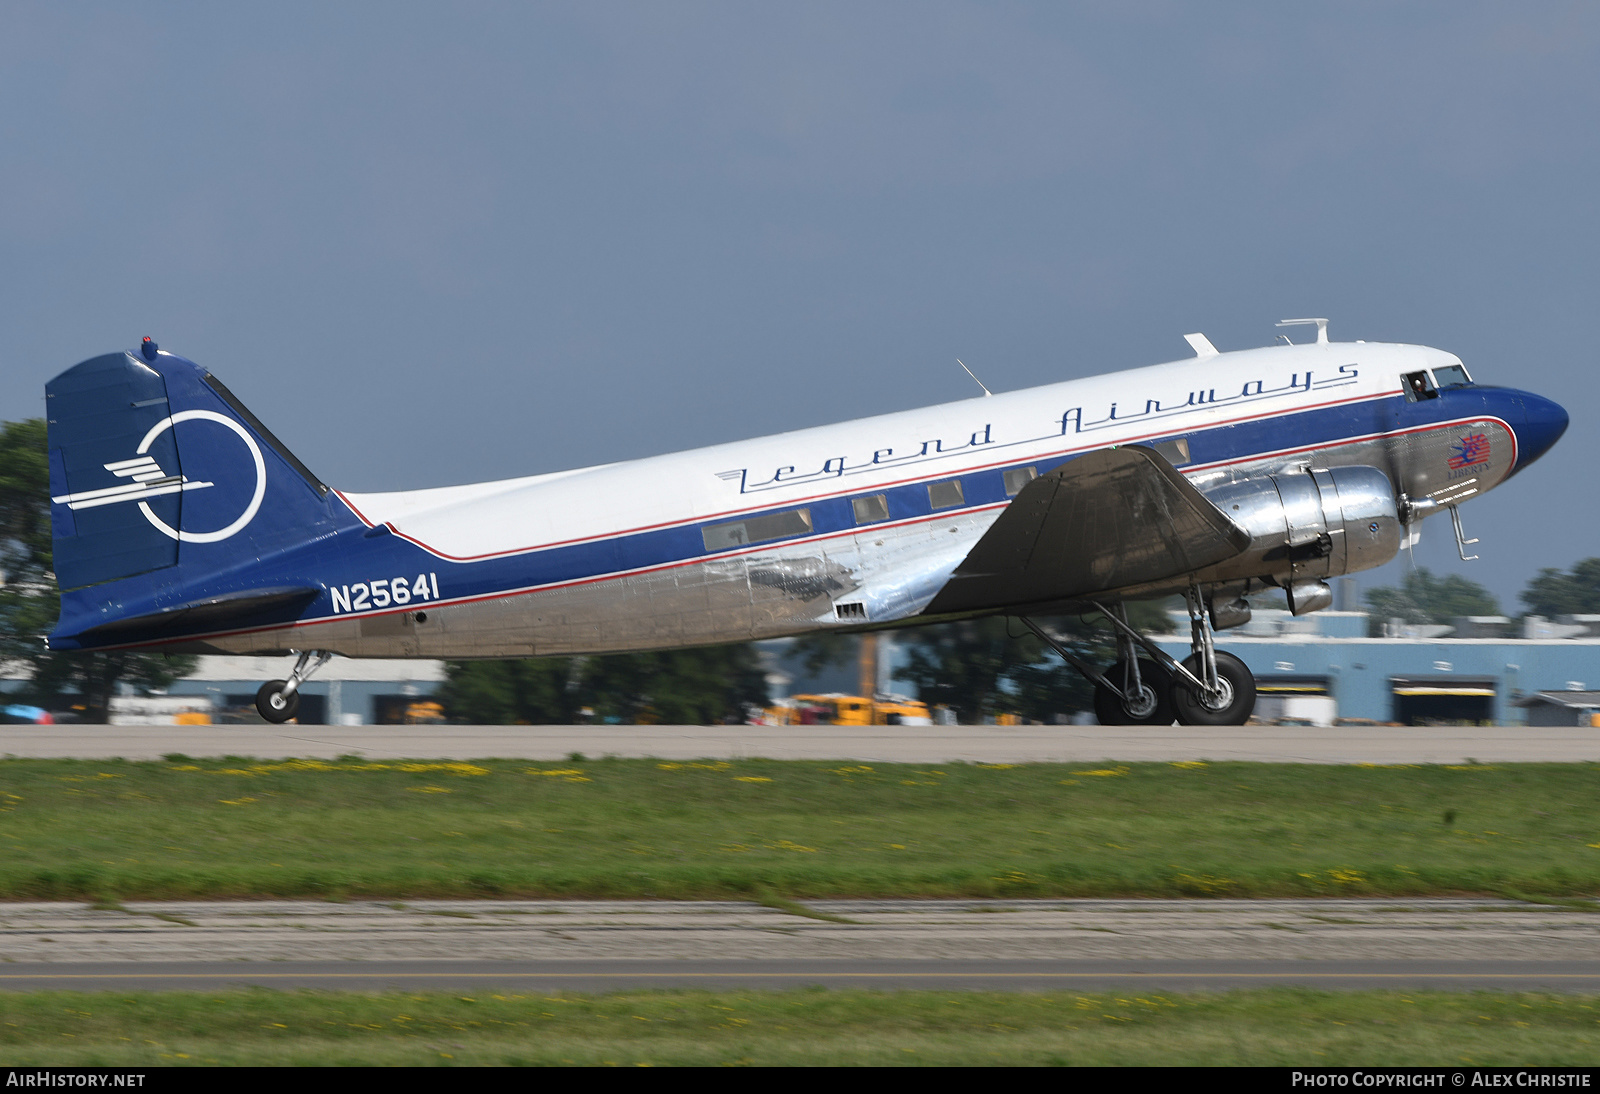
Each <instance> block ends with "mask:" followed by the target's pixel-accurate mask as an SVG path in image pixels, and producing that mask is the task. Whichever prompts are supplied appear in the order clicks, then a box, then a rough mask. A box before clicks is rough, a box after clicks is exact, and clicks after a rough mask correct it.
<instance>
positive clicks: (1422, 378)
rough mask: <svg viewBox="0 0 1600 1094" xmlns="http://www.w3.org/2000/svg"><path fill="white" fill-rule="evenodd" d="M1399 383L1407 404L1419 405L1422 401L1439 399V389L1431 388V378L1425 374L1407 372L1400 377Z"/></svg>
mask: <svg viewBox="0 0 1600 1094" xmlns="http://www.w3.org/2000/svg"><path fill="white" fill-rule="evenodd" d="M1400 383H1401V385H1402V386H1404V388H1405V389H1406V402H1408V403H1420V402H1422V401H1423V400H1424V399H1437V398H1438V397H1439V389H1438V388H1436V387H1434V386H1433V377H1431V376H1429V375H1428V374H1427V373H1426V372H1408V373H1406V374H1405V375H1404V376H1402V377H1400Z"/></svg>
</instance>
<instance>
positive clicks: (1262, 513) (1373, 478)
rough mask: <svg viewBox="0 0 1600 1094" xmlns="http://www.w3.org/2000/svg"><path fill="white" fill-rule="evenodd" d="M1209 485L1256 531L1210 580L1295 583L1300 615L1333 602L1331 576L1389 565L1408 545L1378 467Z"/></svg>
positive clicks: (1220, 504)
mask: <svg viewBox="0 0 1600 1094" xmlns="http://www.w3.org/2000/svg"><path fill="white" fill-rule="evenodd" d="M1201 492H1202V493H1204V494H1205V496H1206V497H1207V498H1208V499H1209V500H1210V501H1211V502H1212V503H1213V504H1215V505H1216V506H1217V508H1219V509H1221V510H1222V511H1223V512H1224V513H1226V514H1227V515H1228V516H1229V517H1230V518H1232V519H1233V520H1234V521H1235V522H1236V523H1238V524H1239V525H1240V527H1242V528H1244V529H1245V530H1246V531H1248V532H1249V533H1250V546H1249V548H1247V549H1246V550H1245V552H1244V554H1242V555H1239V556H1238V557H1237V558H1232V559H1229V560H1228V561H1227V562H1224V563H1221V564H1219V565H1218V566H1216V567H1214V568H1213V569H1211V570H1208V571H1206V573H1205V575H1204V577H1205V580H1207V581H1215V582H1223V581H1231V580H1239V579H1242V578H1257V579H1261V580H1266V581H1270V582H1271V583H1273V584H1276V585H1280V586H1282V587H1283V588H1284V589H1285V590H1287V592H1288V594H1289V607H1290V609H1291V610H1292V611H1293V612H1294V613H1295V614H1296V615H1300V614H1303V613H1305V612H1309V611H1316V610H1317V609H1318V608H1325V607H1327V606H1328V604H1329V603H1331V602H1332V596H1333V594H1332V591H1331V590H1330V589H1329V587H1328V586H1327V584H1326V583H1325V582H1324V579H1325V578H1329V577H1337V576H1338V575H1340V574H1349V573H1355V572H1356V571H1358V570H1370V569H1371V568H1372V567H1374V566H1382V565H1383V564H1384V563H1385V562H1388V561H1389V560H1390V559H1391V558H1393V557H1394V556H1395V554H1396V553H1397V552H1398V551H1399V550H1400V541H1401V529H1400V515H1399V505H1398V504H1397V502H1396V500H1395V495H1394V487H1393V486H1392V485H1391V484H1390V482H1389V479H1388V476H1386V475H1385V474H1384V473H1383V472H1382V471H1379V470H1378V469H1377V468H1376V467H1334V468H1329V469H1326V470H1312V471H1303V472H1291V473H1288V474H1280V475H1259V476H1254V477H1251V478H1245V479H1235V480H1234V481H1232V482H1226V483H1217V484H1216V485H1214V486H1209V487H1202V488H1201Z"/></svg>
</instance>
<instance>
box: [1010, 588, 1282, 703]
mask: <svg viewBox="0 0 1600 1094" xmlns="http://www.w3.org/2000/svg"><path fill="white" fill-rule="evenodd" d="M1184 600H1185V602H1186V603H1187V605H1188V608H1189V645H1190V649H1191V650H1192V651H1193V652H1191V653H1190V654H1189V656H1188V657H1186V658H1184V659H1183V660H1182V661H1181V662H1180V661H1176V660H1174V659H1173V658H1172V657H1171V656H1170V655H1168V654H1167V652H1166V651H1165V650H1163V649H1162V648H1161V647H1160V646H1158V645H1156V644H1155V643H1154V642H1152V641H1150V639H1148V638H1146V637H1145V636H1144V635H1142V634H1140V633H1139V632H1138V631H1136V630H1134V629H1133V628H1132V627H1131V626H1129V625H1128V610H1127V608H1126V607H1125V606H1124V605H1121V604H1118V605H1117V606H1116V607H1115V608H1108V607H1106V606H1105V605H1103V604H1100V603H1095V607H1096V608H1099V609H1100V611H1101V612H1103V613H1104V614H1105V617H1106V619H1107V620H1109V621H1110V623H1111V626H1112V627H1113V628H1114V629H1115V630H1116V632H1117V660H1116V663H1115V664H1113V665H1112V666H1111V668H1110V670H1109V671H1107V672H1106V673H1104V674H1103V675H1102V674H1101V673H1100V672H1099V671H1098V670H1097V669H1095V668H1094V666H1092V665H1089V664H1087V663H1086V662H1084V661H1083V660H1081V659H1080V658H1078V657H1077V656H1075V655H1074V654H1073V653H1072V652H1071V651H1069V650H1067V649H1066V648H1065V647H1063V646H1062V645H1061V643H1060V642H1058V641H1057V640H1056V639H1055V638H1053V637H1051V636H1050V635H1049V634H1048V633H1046V632H1045V631H1044V630H1043V629H1042V628H1040V627H1039V625H1038V624H1036V623H1035V622H1034V621H1033V620H1031V619H1029V618H1027V617H1026V616H1023V617H1021V618H1022V622H1023V623H1024V624H1025V625H1026V626H1027V627H1028V629H1029V630H1031V631H1033V633H1034V634H1036V635H1038V636H1039V638H1040V639H1041V640H1043V641H1044V642H1045V643H1046V644H1048V645H1049V646H1050V648H1051V649H1053V650H1055V651H1056V653H1058V654H1060V655H1061V657H1062V659H1063V660H1065V661H1066V662H1067V664H1069V665H1071V666H1072V667H1073V668H1075V669H1077V670H1078V671H1079V672H1080V673H1082V674H1083V676H1084V677H1085V678H1086V679H1088V680H1089V682H1090V683H1092V684H1094V712H1095V716H1096V717H1097V718H1099V720H1100V724H1101V725H1103V726H1110V725H1147V726H1166V725H1171V724H1172V722H1173V720H1174V719H1176V720H1177V721H1179V722H1181V723H1182V724H1184V725H1192V726H1237V725H1243V724H1244V723H1245V721H1246V720H1247V719H1248V718H1249V717H1250V715H1251V713H1252V712H1254V710H1255V708H1256V681H1255V676H1254V675H1253V674H1252V673H1251V672H1250V669H1249V666H1247V665H1246V664H1245V663H1244V662H1243V661H1241V660H1239V659H1238V658H1237V657H1235V656H1234V655H1233V654H1231V653H1223V652H1222V651H1220V650H1218V649H1217V648H1216V644H1215V643H1214V642H1213V641H1212V634H1211V620H1210V618H1209V617H1208V614H1207V611H1206V604H1205V600H1204V598H1203V597H1202V595H1201V592H1200V588H1199V586H1197V585H1191V586H1190V587H1189V590H1188V592H1187V593H1186V594H1185V596H1184ZM1141 651H1142V653H1143V654H1148V656H1141Z"/></svg>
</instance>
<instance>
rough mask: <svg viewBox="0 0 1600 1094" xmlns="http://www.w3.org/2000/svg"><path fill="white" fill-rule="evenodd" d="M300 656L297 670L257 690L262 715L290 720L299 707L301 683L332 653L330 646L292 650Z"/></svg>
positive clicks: (273, 718)
mask: <svg viewBox="0 0 1600 1094" xmlns="http://www.w3.org/2000/svg"><path fill="white" fill-rule="evenodd" d="M290 652H292V653H298V654H299V655H300V656H299V658H297V659H296V660H295V663H294V671H293V672H291V673H290V674H289V679H287V680H268V681H267V682H266V683H265V684H262V685H261V690H260V691H258V692H256V710H257V711H259V712H260V714H261V717H263V718H265V719H266V720H267V721H269V722H271V723H272V724H273V725H278V724H279V723H282V722H287V721H288V720H289V719H290V718H293V717H294V716H295V713H296V712H297V711H299V709H300V685H301V684H303V683H305V682H306V681H307V680H309V679H310V678H311V674H312V673H314V672H316V671H317V670H318V669H320V668H321V667H322V666H323V665H326V664H327V663H328V661H329V660H330V659H332V657H333V654H332V653H330V652H329V651H327V650H292V651H290Z"/></svg>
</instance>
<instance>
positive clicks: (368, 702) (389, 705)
mask: <svg viewBox="0 0 1600 1094" xmlns="http://www.w3.org/2000/svg"><path fill="white" fill-rule="evenodd" d="M293 667H294V658H293V657H244V656H234V655H225V656H215V657H213V656H206V657H201V658H200V663H199V665H198V666H196V668H195V670H194V672H192V673H190V674H189V675H188V676H185V677H184V678H183V679H182V680H177V681H174V682H173V684H172V686H171V687H169V688H168V689H167V694H168V695H170V696H184V695H204V696H209V697H210V698H211V703H212V709H213V710H214V711H215V712H216V713H215V714H214V715H213V718H214V720H216V721H228V720H240V721H258V720H260V716H259V715H257V714H256V709H255V703H256V690H257V689H258V688H260V687H261V685H262V684H263V683H265V682H266V681H268V680H282V679H285V678H286V677H287V676H288V675H289V670H290V669H292V668H293ZM444 679H445V676H444V662H443V661H391V660H377V659H369V658H361V657H335V658H334V659H333V660H332V661H329V662H328V663H327V664H326V665H324V666H322V668H321V669H320V670H319V671H318V672H317V674H316V675H315V676H313V677H312V678H311V679H310V680H308V681H307V682H306V683H305V684H304V685H303V686H302V687H301V688H300V713H299V714H298V715H297V716H296V719H295V720H296V721H298V722H299V723H300V724H301V725H347V726H350V725H356V726H359V725H398V724H401V723H404V722H405V720H406V715H407V711H408V710H409V709H410V708H411V707H412V705H413V704H415V703H417V702H419V700H425V699H426V698H427V697H428V696H431V695H432V694H433V693H434V692H435V691H436V690H437V689H438V688H439V686H440V685H441V684H443V683H444Z"/></svg>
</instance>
